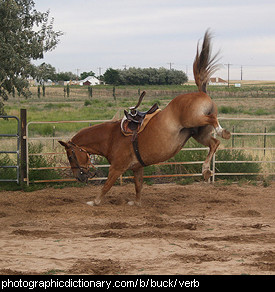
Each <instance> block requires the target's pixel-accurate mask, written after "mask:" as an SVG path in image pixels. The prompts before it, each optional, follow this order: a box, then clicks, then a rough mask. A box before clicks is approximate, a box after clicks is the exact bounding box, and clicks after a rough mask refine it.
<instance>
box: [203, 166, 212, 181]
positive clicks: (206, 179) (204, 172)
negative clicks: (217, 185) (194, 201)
mask: <svg viewBox="0 0 275 292" xmlns="http://www.w3.org/2000/svg"><path fill="white" fill-rule="evenodd" d="M202 175H203V178H204V180H205V181H208V180H209V178H210V177H211V171H210V169H206V170H204V171H203V173H202Z"/></svg>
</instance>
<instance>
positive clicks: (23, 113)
mask: <svg viewBox="0 0 275 292" xmlns="http://www.w3.org/2000/svg"><path fill="white" fill-rule="evenodd" d="M20 123H21V125H20V145H21V149H20V150H21V151H20V162H21V165H20V170H21V171H20V184H21V186H23V185H24V182H25V181H26V178H27V137H26V134H27V110H26V109H21V110H20Z"/></svg>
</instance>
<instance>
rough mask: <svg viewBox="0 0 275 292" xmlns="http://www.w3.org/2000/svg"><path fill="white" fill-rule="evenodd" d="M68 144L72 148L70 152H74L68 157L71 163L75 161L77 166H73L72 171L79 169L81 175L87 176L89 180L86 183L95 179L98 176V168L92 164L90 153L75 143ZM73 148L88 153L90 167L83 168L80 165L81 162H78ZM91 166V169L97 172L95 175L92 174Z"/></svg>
mask: <svg viewBox="0 0 275 292" xmlns="http://www.w3.org/2000/svg"><path fill="white" fill-rule="evenodd" d="M68 144H69V145H70V146H71V148H70V150H71V152H72V154H71V155H68V158H69V161H70V162H71V161H72V160H74V162H75V164H76V166H71V168H72V169H79V171H80V174H81V175H84V174H85V175H86V176H87V178H86V182H87V181H88V178H93V177H94V176H95V175H96V170H97V168H96V167H95V166H94V165H93V164H92V162H91V159H90V153H89V152H88V151H87V150H85V149H83V148H81V147H80V146H78V145H76V144H75V143H74V142H72V141H69V142H68ZM73 147H75V148H76V150H78V151H79V152H84V153H86V155H87V158H88V161H89V164H88V166H86V167H83V166H81V165H80V164H79V162H78V160H77V156H76V154H75V149H74V148H73ZM89 166H91V167H92V168H93V169H94V170H95V172H94V173H92V172H91V170H90V167H89Z"/></svg>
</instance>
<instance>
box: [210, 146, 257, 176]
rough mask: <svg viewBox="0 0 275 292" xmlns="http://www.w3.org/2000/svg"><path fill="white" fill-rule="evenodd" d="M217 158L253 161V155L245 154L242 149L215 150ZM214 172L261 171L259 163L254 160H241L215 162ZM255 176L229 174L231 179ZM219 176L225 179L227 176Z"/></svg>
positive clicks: (221, 159)
mask: <svg viewBox="0 0 275 292" xmlns="http://www.w3.org/2000/svg"><path fill="white" fill-rule="evenodd" d="M216 157H217V160H220V161H253V160H254V159H253V157H252V155H250V154H246V153H245V152H244V151H242V150H222V151H218V152H217V156H216ZM215 171H216V173H259V172H260V171H261V165H260V164H259V163H256V162H255V163H254V162H252V163H251V162H241V163H217V164H216V169H215ZM255 177H256V175H255V176H251V175H247V176H245V175H238V176H237V175H235V176H230V178H231V179H234V180H240V179H244V178H245V179H255ZM219 178H223V179H227V178H228V176H219Z"/></svg>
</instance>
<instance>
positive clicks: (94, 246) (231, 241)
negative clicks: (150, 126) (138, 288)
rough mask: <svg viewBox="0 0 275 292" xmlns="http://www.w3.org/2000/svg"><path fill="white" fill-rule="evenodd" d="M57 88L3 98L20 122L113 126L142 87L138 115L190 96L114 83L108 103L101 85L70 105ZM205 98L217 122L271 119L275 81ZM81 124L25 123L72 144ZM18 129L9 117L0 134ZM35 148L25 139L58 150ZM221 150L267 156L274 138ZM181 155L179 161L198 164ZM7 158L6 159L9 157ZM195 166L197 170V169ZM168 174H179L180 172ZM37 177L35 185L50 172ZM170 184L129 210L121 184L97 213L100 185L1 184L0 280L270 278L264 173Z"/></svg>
mask: <svg viewBox="0 0 275 292" xmlns="http://www.w3.org/2000/svg"><path fill="white" fill-rule="evenodd" d="M63 89H64V88H63V87H52V88H50V87H49V88H48V87H47V88H46V96H45V97H43V96H40V98H38V97H37V96H36V88H32V89H31V90H32V92H33V97H32V98H31V99H28V100H25V99H22V98H20V97H17V96H16V97H10V99H9V101H8V102H7V103H6V111H7V112H8V114H10V115H16V116H19V110H20V108H27V111H28V121H56V120H59V121H62V120H63V121H64V120H96V119H111V118H113V117H115V118H120V117H121V116H122V114H123V110H124V109H125V108H128V107H129V106H132V105H134V104H135V103H136V100H137V98H138V93H139V92H140V91H142V90H146V91H147V94H146V96H145V100H144V102H143V105H142V107H141V108H142V109H148V108H149V107H150V105H151V104H152V103H154V102H157V103H158V104H159V106H160V108H164V107H165V106H166V105H167V104H168V102H169V101H170V100H171V99H172V98H173V97H175V96H176V95H178V94H180V93H186V92H192V91H195V90H196V88H195V87H194V86H193V85H187V86H170V87H169V86H168V87H165V86H163V87H145V88H138V87H118V88H116V89H115V96H113V93H114V92H113V88H112V87H110V86H109V87H108V86H99V87H94V88H93V97H92V98H91V97H89V96H88V91H87V88H81V87H72V88H71V89H70V96H69V97H67V96H64V90H63ZM209 93H210V95H211V96H212V98H213V99H214V100H215V102H216V104H217V105H218V109H219V116H220V117H225V118H226V117H241V118H275V105H274V100H275V86H274V83H272V84H267V83H266V84H257V85H255V84H252V83H249V84H245V85H244V86H243V87H242V88H234V87H230V88H229V89H228V88H224V87H223V88H217V87H210V88H209ZM221 124H222V126H224V127H225V128H227V129H228V130H230V131H235V132H252V133H253V132H258V133H264V132H265V131H266V132H267V133H274V131H275V125H274V121H260V122H255V121H254V122H253V121H237V122H236V121H225V120H224V121H221ZM86 126H88V125H87V123H80V124H60V125H59V124H56V125H55V127H54V126H53V125H52V124H47V125H30V129H29V130H30V137H33V138H39V137H41V136H43V137H48V138H49V137H53V136H54V137H61V136H62V137H64V136H65V137H71V136H72V135H74V134H75V133H76V132H77V131H78V130H79V129H80V128H83V127H86ZM14 129H15V123H14V122H13V121H12V120H8V121H6V120H5V121H3V120H1V121H0V133H5V134H9V133H13V132H14ZM40 142H41V141H39V140H33V143H32V145H31V146H30V149H31V150H32V151H34V150H36V152H39V151H42V150H43V151H44V152H52V151H56V152H60V151H61V148H59V146H58V143H56V142H55V141H54V140H52V139H49V140H47V142H45V143H44V142H43V146H41V147H43V149H42V150H41V148H39V147H40V146H39V145H40ZM221 142H222V143H221V146H220V148H221V149H222V148H224V147H233V146H234V147H263V145H265V147H267V148H270V147H274V142H275V141H274V136H267V137H266V139H264V138H263V136H257V137H252V138H248V137H247V136H240V137H235V139H234V140H232V139H231V140H229V141H224V140H223V141H221ZM0 143H1V150H2V149H3V150H12V149H13V148H14V147H15V144H16V143H15V141H13V140H12V139H6V138H2V139H1V140H0ZM191 146H195V147H197V146H198V145H196V144H194V140H192V139H191V140H190V142H189V144H188V145H187V147H191ZM36 147H37V148H36ZM222 152H223V151H220V153H222ZM233 152H234V153H235V151H230V152H227V153H226V155H227V156H229V155H231V156H230V157H231V159H234V157H235V159H239V160H244V159H246V158H247V157H250V158H251V157H252V158H251V159H254V160H256V161H257V160H259V159H263V160H266V161H274V150H266V151H263V150H245V151H243V152H242V153H240V154H238V152H236V153H237V154H236V155H237V156H232V155H233V154H232V153H233ZM182 153H183V152H182ZM182 153H181V154H180V155H179V156H177V157H176V158H175V161H177V160H180V161H186V160H185V159H191V160H192V159H194V157H187V156H184V155H185V154H182ZM203 155H204V156H198V155H197V154H196V159H198V160H202V159H204V157H205V155H206V153H204V154H203ZM234 155H235V154H234ZM243 155H245V156H243ZM3 156H4V155H3V154H0V162H1V161H2V162H3V161H4V160H3ZM34 157H35V156H34ZM4 158H5V159H6V160H7V159H13V157H12V155H9V156H8V157H7V156H5V157H4ZM45 159H46V161H45V160H43V159H37V160H35V163H36V165H34V166H37V167H38V166H40V167H41V166H49V165H48V163H52V161H53V159H52V158H48V157H47V158H45ZM221 159H222V160H223V159H224V160H225V159H226V157H225V158H221ZM43 163H44V164H43ZM55 163H56V160H55ZM58 163H59V164H60V163H65V162H64V160H60V161H58ZM245 165H246V164H245ZM253 165H254V166H255V165H257V167H258V166H259V164H257V163H250V164H249V167H252V166H253ZM227 166H230V167H232V165H228V164H227ZM197 167H198V168H199V171H200V169H201V165H197ZM246 167H247V166H246ZM146 169H147V170H146V173H147V174H148V173H149V172H150V171H151V173H152V172H154V171H155V172H156V173H159V171H163V168H162V167H158V168H157V167H152V168H151V169H150V168H146ZM267 170H268V171H270V170H271V172H274V163H273V164H271V163H264V164H262V165H261V167H260V169H259V171H260V172H266V171H267ZM0 171H1V170H0ZM169 171H171V173H178V172H182V171H186V169H182V168H180V167H179V166H176V167H174V168H171V169H169ZM234 171H235V170H233V171H232V172H234ZM37 172H39V171H37ZM247 172H250V171H249V170H248V169H247ZM40 173H41V174H40V177H45V176H46V175H49V176H50V175H51V172H43V171H40ZM0 174H1V175H4V174H7V171H5V172H2V173H1V172H0ZM149 174H150V173H149ZM38 179H39V177H38ZM156 182H157V183H156ZM167 182H168V181H167V180H165V181H164V180H162V179H158V180H157V181H150V180H149V181H148V180H147V181H146V184H145V185H144V189H143V200H142V206H141V207H136V206H129V205H128V204H127V202H128V201H130V200H132V199H133V196H134V186H133V185H132V184H131V183H129V182H125V181H124V183H123V184H122V186H118V185H115V186H114V187H113V188H112V189H111V191H110V192H109V193H108V194H107V197H106V201H105V202H104V204H103V205H101V206H97V207H91V206H88V205H87V204H86V202H87V201H90V200H91V199H92V198H94V197H95V196H96V194H98V193H99V192H100V189H101V187H102V185H100V183H94V184H89V185H88V186H80V185H77V186H76V185H74V186H73V185H68V184H66V185H60V184H58V185H55V184H51V185H39V184H37V185H35V186H34V184H31V186H30V187H29V188H25V190H24V191H23V190H20V189H19V188H18V187H16V186H14V185H13V186H12V187H10V185H11V184H10V185H9V186H7V185H6V184H5V186H4V187H1V185H0V226H1V228H0V275H1V274H8V275H13V274H20V275H24V274H58V275H59V274H92V275H93V274H97V275H105V274H133V275H137V274H138V275H142V274H238V275H240V274H252V275H253V274H272V275H274V274H275V253H274V244H275V232H274V231H275V229H274V219H275V214H274V205H275V197H274V186H275V185H274V180H272V177H269V178H267V177H264V178H263V177H261V178H258V177H255V180H253V178H251V177H249V178H246V180H245V181H240V180H239V179H237V178H234V177H233V183H232V179H231V181H229V180H224V179H223V180H219V181H217V182H216V183H215V185H213V184H209V183H204V182H202V180H201V178H199V179H198V182H193V183H192V184H190V181H188V179H183V180H180V181H176V182H177V184H175V181H174V180H173V182H171V183H169V184H167ZM236 182H237V183H236ZM186 183H189V184H188V185H186ZM38 185H39V187H38ZM2 186H3V184H2ZM38 188H41V189H39V190H38ZM8 189H12V190H13V191H7V190H8ZM26 190H27V191H32V192H26Z"/></svg>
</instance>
